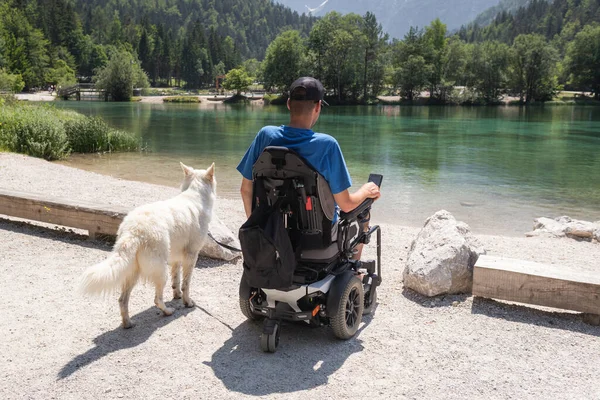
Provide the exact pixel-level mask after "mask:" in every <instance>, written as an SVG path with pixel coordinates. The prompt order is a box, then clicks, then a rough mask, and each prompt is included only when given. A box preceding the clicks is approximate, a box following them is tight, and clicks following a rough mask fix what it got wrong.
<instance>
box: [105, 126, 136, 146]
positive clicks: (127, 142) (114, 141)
mask: <svg viewBox="0 0 600 400" xmlns="http://www.w3.org/2000/svg"><path fill="white" fill-rule="evenodd" d="M138 150H141V146H140V141H139V140H138V139H137V138H136V137H135V136H133V135H132V134H131V133H129V132H125V131H120V130H118V129H111V130H110V131H109V132H108V149H107V150H106V151H138Z"/></svg>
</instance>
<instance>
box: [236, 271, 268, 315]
mask: <svg viewBox="0 0 600 400" xmlns="http://www.w3.org/2000/svg"><path fill="white" fill-rule="evenodd" d="M239 294H240V310H241V311H242V314H244V317H246V318H248V320H250V321H260V320H262V319H263V316H262V315H257V314H254V313H253V312H252V308H251V307H250V295H251V294H252V289H251V288H250V286H248V284H247V283H246V281H245V280H244V278H243V277H242V280H241V281H240V289H239Z"/></svg>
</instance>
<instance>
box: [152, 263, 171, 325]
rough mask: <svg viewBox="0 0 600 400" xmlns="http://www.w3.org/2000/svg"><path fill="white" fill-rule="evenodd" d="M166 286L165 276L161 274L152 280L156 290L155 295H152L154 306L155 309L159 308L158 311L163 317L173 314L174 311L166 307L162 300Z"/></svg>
mask: <svg viewBox="0 0 600 400" xmlns="http://www.w3.org/2000/svg"><path fill="white" fill-rule="evenodd" d="M165 272H166V271H165ZM166 285H167V276H166V274H161V275H160V276H157V277H155V278H154V286H155V288H156V294H155V295H154V304H156V307H158V308H160V310H161V311H162V312H163V313H164V314H165V315H167V316H169V315H171V314H173V311H175V309H174V308H170V307H167V306H166V305H165V302H164V300H163V292H164V290H165V286H166Z"/></svg>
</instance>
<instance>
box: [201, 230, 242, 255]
mask: <svg viewBox="0 0 600 400" xmlns="http://www.w3.org/2000/svg"><path fill="white" fill-rule="evenodd" d="M208 237H209V238H211V239H212V240H214V241H215V243H216V244H218V245H219V246H221V247H224V248H226V249H227V250H231V251H236V252H238V253H241V252H242V250H240V249H236V248H235V247H231V246H228V245H226V244H225V243H221V242H219V241H218V240H217V239H215V237H214V236H213V235H212V234H211V233H210V232H208Z"/></svg>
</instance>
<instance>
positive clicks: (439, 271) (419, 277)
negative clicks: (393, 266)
mask: <svg viewBox="0 0 600 400" xmlns="http://www.w3.org/2000/svg"><path fill="white" fill-rule="evenodd" d="M480 254H485V250H484V249H483V247H482V246H481V245H480V244H479V242H478V240H477V239H476V238H475V237H474V236H473V235H472V234H471V231H470V228H469V226H468V225H467V224H465V223H463V222H458V221H456V219H455V218H454V217H453V216H452V214H450V213H449V212H448V211H445V210H441V211H438V212H437V213H435V214H434V215H433V216H431V217H429V218H428V219H427V221H425V225H424V226H423V229H422V230H421V232H419V235H418V236H417V238H416V239H415V240H414V241H413V243H412V245H411V248H410V251H409V254H408V261H407V263H406V268H405V269H404V286H405V287H408V288H410V289H412V290H414V291H416V292H419V293H421V294H423V295H425V296H437V295H440V294H446V293H469V292H470V291H471V288H472V286H473V266H474V265H475V262H476V261H477V258H479V255H480Z"/></svg>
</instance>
